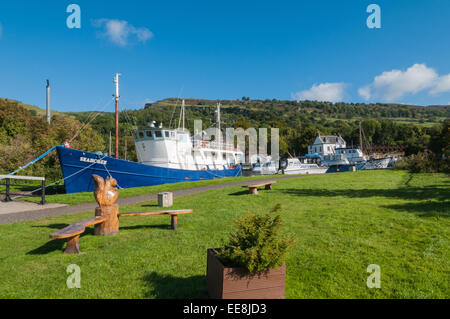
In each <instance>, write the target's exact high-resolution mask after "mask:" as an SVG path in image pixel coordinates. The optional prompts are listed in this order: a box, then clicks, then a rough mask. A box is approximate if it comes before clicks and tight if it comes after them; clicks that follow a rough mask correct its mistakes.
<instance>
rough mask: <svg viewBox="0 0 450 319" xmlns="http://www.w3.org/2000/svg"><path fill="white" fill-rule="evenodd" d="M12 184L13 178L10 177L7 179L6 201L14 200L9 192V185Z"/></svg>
mask: <svg viewBox="0 0 450 319" xmlns="http://www.w3.org/2000/svg"><path fill="white" fill-rule="evenodd" d="M10 184H11V180H10V179H9V178H7V179H6V196H5V200H4V201H5V202H10V201H12V199H11V196H10V194H9V187H10Z"/></svg>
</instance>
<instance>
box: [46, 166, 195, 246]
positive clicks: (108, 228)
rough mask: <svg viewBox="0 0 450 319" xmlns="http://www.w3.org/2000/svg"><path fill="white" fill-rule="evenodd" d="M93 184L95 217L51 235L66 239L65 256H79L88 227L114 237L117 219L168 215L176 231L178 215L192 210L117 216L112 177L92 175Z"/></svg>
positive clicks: (117, 209) (103, 234) (102, 234)
mask: <svg viewBox="0 0 450 319" xmlns="http://www.w3.org/2000/svg"><path fill="white" fill-rule="evenodd" d="M92 178H93V179H94V182H95V189H94V197H95V200H96V201H97V203H98V206H99V207H97V208H96V209H95V217H92V218H90V219H86V220H82V221H79V222H76V223H73V224H71V225H69V226H67V227H65V228H63V229H61V230H59V231H57V232H55V233H53V234H51V235H50V237H51V238H58V239H66V240H67V246H66V250H65V253H66V254H79V253H81V250H80V242H79V241H80V235H81V234H82V233H83V232H84V231H85V230H86V227H88V226H92V225H95V226H94V234H95V235H99V236H105V235H115V234H117V233H118V232H119V217H120V216H122V217H127V216H148V215H170V216H171V221H172V229H174V230H176V229H177V216H178V215H179V214H191V213H192V212H193V210H192V209H179V210H161V211H153V212H142V213H126V214H119V205H117V204H114V203H115V202H116V200H117V198H118V196H119V194H118V192H117V188H116V187H115V186H116V185H117V181H116V180H115V179H114V178H112V177H107V178H106V180H104V179H103V178H102V177H101V176H98V175H92Z"/></svg>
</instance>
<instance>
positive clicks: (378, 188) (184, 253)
mask: <svg viewBox="0 0 450 319" xmlns="http://www.w3.org/2000/svg"><path fill="white" fill-rule="evenodd" d="M172 186H175V185H172ZM277 203H280V204H281V209H280V210H279V211H278V212H277V213H279V214H280V215H281V216H282V220H283V222H284V225H285V231H286V232H291V233H295V234H296V235H297V244H296V247H295V248H294V250H293V251H292V252H291V253H290V255H289V258H288V260H287V278H286V297H287V298H449V297H450V287H449V278H450V265H449V261H450V256H449V247H450V236H449V235H450V234H449V230H450V220H449V217H450V214H449V213H450V205H449V204H450V179H449V178H448V176H446V175H441V174H417V175H410V174H409V173H407V172H405V171H395V170H394V171H392V170H390V171H362V172H356V173H340V174H325V175H320V176H309V177H303V178H298V179H297V178H296V179H289V180H283V181H278V182H277V184H275V185H274V189H273V190H272V191H264V190H262V191H260V192H259V195H257V196H255V195H249V194H247V192H246V191H245V190H243V189H242V188H241V187H239V186H237V187H229V188H225V189H218V190H211V191H208V192H205V193H200V194H195V195H190V196H186V197H180V198H177V199H176V200H175V205H174V208H193V209H194V214H192V215H184V216H180V217H179V221H178V222H179V230H178V231H177V232H174V231H172V230H170V218H169V217H168V216H147V217H127V218H123V219H122V220H121V221H120V222H121V228H120V233H119V234H118V235H116V236H113V237H95V236H92V234H93V231H92V229H89V230H88V231H87V232H86V234H85V235H84V236H83V237H82V238H81V240H80V243H81V250H82V251H83V254H81V255H64V254H63V253H62V250H63V248H64V245H65V242H64V241H63V240H52V239H50V238H49V237H48V235H49V234H50V233H51V232H54V231H55V230H57V229H59V228H62V227H64V226H66V225H67V224H69V223H72V222H75V221H78V220H80V219H83V218H88V217H91V216H93V212H86V213H80V214H73V215H65V216H57V217H50V218H45V219H41V220H35V221H27V222H21V223H17V224H10V225H0V297H1V298H206V291H205V287H206V277H205V276H206V249H207V248H211V247H218V246H220V245H221V243H222V242H223V240H224V239H225V238H226V236H227V234H228V233H229V232H231V231H232V230H233V221H234V220H235V218H236V217H237V216H240V215H242V214H244V213H245V212H247V211H252V212H261V213H263V212H267V211H269V210H270V208H271V207H273V206H275V205H276V204H277ZM155 204H156V203H155V202H146V203H140V204H137V205H129V206H122V207H121V208H120V210H121V212H132V211H142V210H152V209H155V208H156V207H154V205H155ZM70 264H77V265H79V266H80V267H81V289H68V288H67V286H66V279H67V277H68V276H69V274H67V273H66V268H67V266H68V265H70ZM370 264H377V265H379V266H380V267H381V289H369V288H367V286H366V280H367V277H368V276H369V275H370V274H369V273H367V272H366V269H367V266H368V265H370Z"/></svg>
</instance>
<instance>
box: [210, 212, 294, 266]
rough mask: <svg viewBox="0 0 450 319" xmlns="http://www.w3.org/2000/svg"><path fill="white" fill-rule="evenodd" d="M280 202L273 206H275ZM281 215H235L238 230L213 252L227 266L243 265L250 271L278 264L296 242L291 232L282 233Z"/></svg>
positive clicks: (282, 261) (283, 259)
mask: <svg viewBox="0 0 450 319" xmlns="http://www.w3.org/2000/svg"><path fill="white" fill-rule="evenodd" d="M278 208H279V205H277V206H276V208H274V210H276V209H278ZM281 226H282V224H281V218H280V216H279V215H276V216H274V217H272V214H271V213H269V214H264V215H258V214H251V213H247V214H246V215H245V216H243V217H240V218H238V220H237V221H236V227H237V232H236V233H234V234H230V236H229V238H228V243H226V244H225V245H224V247H222V248H219V249H216V250H215V251H214V252H215V253H216V254H217V257H218V258H219V259H220V261H221V262H222V263H223V264H224V265H227V266H229V267H244V268H246V269H247V270H248V271H249V272H250V273H251V274H254V273H257V272H260V271H263V270H267V269H270V268H276V267H278V266H281V265H282V264H283V263H284V261H285V258H286V255H287V252H288V251H289V249H291V248H292V247H293V246H294V244H295V236H294V235H282V234H280V231H281Z"/></svg>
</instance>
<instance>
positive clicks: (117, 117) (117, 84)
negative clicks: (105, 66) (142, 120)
mask: <svg viewBox="0 0 450 319" xmlns="http://www.w3.org/2000/svg"><path fill="white" fill-rule="evenodd" d="M119 76H120V74H119V73H116V76H115V77H114V80H113V81H114V84H115V87H116V93H115V94H114V99H115V100H116V154H115V156H116V158H119V99H120V96H119Z"/></svg>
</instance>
